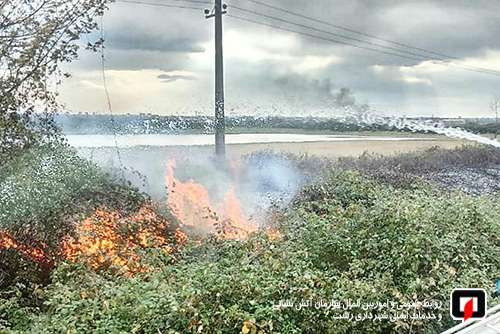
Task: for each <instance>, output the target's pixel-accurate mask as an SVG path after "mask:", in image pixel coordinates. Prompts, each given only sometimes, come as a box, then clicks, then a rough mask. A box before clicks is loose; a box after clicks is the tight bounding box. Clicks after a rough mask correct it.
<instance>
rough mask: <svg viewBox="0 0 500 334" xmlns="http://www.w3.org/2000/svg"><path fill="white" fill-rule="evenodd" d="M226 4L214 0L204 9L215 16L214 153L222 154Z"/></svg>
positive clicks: (224, 151) (223, 137)
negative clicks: (223, 41) (213, 4)
mask: <svg viewBox="0 0 500 334" xmlns="http://www.w3.org/2000/svg"><path fill="white" fill-rule="evenodd" d="M226 7H227V6H226V5H225V4H224V5H223V4H222V0H215V6H214V8H213V9H212V11H210V10H208V9H205V17H206V18H207V19H208V18H211V17H214V18H215V154H216V155H217V156H224V154H225V153H226V148H225V145H226V143H225V142H226V139H225V130H226V129H225V128H226V121H225V118H224V58H223V49H222V15H223V14H225V13H226V11H225V9H226Z"/></svg>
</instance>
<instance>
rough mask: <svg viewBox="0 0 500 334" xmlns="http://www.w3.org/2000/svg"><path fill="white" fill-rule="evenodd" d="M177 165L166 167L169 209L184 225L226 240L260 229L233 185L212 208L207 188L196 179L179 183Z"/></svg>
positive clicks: (169, 164) (241, 236)
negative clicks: (217, 234)
mask: <svg viewBox="0 0 500 334" xmlns="http://www.w3.org/2000/svg"><path fill="white" fill-rule="evenodd" d="M174 169H175V162H174V161H173V160H170V161H169V162H168V164H167V189H168V192H169V193H168V206H169V207H170V210H171V211H172V213H173V214H174V215H175V217H177V219H178V220H179V221H180V222H181V223H182V224H183V225H184V226H188V227H191V228H195V229H197V230H200V231H203V232H206V233H214V232H217V233H220V234H222V235H223V236H224V237H225V238H227V239H244V238H246V237H247V236H248V234H249V233H251V232H254V231H255V230H256V229H257V228H256V226H255V225H253V224H251V223H250V222H248V220H247V219H246V217H245V215H244V214H243V211H242V209H241V205H240V202H239V200H238V198H237V196H236V191H235V187H234V186H230V187H229V189H228V191H227V192H226V193H225V195H224V199H223V201H222V203H221V204H220V205H217V206H215V205H213V204H212V202H211V199H210V196H209V193H208V191H207V189H206V188H205V187H204V186H203V185H201V184H199V183H196V182H195V181H194V180H189V181H186V182H182V181H179V180H177V179H176V178H175V176H174Z"/></svg>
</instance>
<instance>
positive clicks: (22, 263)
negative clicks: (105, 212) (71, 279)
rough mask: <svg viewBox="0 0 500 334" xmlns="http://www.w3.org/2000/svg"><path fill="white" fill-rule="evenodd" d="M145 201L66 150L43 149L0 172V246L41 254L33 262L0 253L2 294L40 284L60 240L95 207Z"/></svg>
mask: <svg viewBox="0 0 500 334" xmlns="http://www.w3.org/2000/svg"><path fill="white" fill-rule="evenodd" d="M144 201H145V198H144V196H143V195H141V194H140V193H139V192H138V191H137V190H135V189H133V188H132V187H130V186H128V185H126V184H124V183H123V182H121V181H120V180H117V179H114V178H112V177H111V176H110V175H107V174H105V173H104V172H103V171H102V170H101V169H99V168H98V167H97V166H96V165H94V164H92V163H91V162H88V161H86V160H84V159H82V158H80V157H79V156H78V155H77V154H76V152H74V150H72V149H70V148H68V147H65V146H57V145H50V146H41V147H36V148H33V149H31V150H26V151H25V152H24V154H22V155H20V156H19V157H17V158H16V159H15V160H13V161H11V162H10V163H9V164H7V165H5V166H3V167H2V168H1V169H0V243H2V239H4V238H8V239H9V240H15V242H16V243H18V244H19V245H22V246H23V247H25V248H26V251H25V253H29V252H30V249H35V248H36V249H37V250H39V251H42V252H43V253H44V254H45V256H44V257H43V261H33V258H30V256H29V255H28V256H26V254H24V256H23V255H22V254H21V253H22V252H20V251H19V249H14V248H10V249H9V248H5V247H0V288H6V287H8V286H11V285H15V284H16V283H21V284H23V285H28V286H29V285H31V284H33V283H36V284H43V283H46V282H47V281H48V279H49V274H50V271H51V269H52V266H53V265H54V261H55V260H56V259H57V258H58V256H59V250H60V243H61V240H62V239H63V238H64V237H65V236H67V235H68V234H71V233H72V232H73V227H74V225H73V223H74V222H75V221H80V220H81V219H83V218H84V217H85V216H87V215H89V214H90V213H91V212H93V211H94V210H95V209H96V208H97V207H109V208H113V209H114V210H120V211H125V212H129V211H133V210H135V209H137V208H138V207H139V206H140V205H142V203H144Z"/></svg>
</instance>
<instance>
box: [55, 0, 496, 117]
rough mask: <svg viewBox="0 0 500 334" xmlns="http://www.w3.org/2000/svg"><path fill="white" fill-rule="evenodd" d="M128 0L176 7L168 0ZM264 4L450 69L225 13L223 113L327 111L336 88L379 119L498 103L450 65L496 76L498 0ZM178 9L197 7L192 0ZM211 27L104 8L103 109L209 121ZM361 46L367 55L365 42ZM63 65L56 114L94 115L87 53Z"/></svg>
mask: <svg viewBox="0 0 500 334" xmlns="http://www.w3.org/2000/svg"><path fill="white" fill-rule="evenodd" d="M118 1H119V0H118ZM138 1H144V2H156V3H162V4H174V5H183V3H182V2H181V1H179V0H175V1H174V0H138ZM262 1H266V0H262ZM226 3H227V5H228V9H227V10H228V12H229V14H234V15H238V16H243V17H246V18H250V19H253V20H258V21H260V22H266V23H271V24H274V25H277V26H280V27H284V28H287V29H294V30H298V31H302V32H306V33H308V34H313V35H320V36H323V37H324V38H326V39H331V38H336V37H333V36H332V35H327V34H325V33H320V32H318V31H311V30H306V29H305V28H304V27H293V26H289V25H287V24H285V23H283V22H272V21H271V20H270V19H269V18H264V17H259V16H254V15H252V14H249V13H246V12H241V11H240V10H237V9H235V8H231V6H232V5H234V6H237V7H242V8H247V9H250V10H253V11H258V12H261V13H265V14H266V15H272V16H276V17H279V18H282V19H286V20H291V21H293V22H296V23H299V24H302V25H308V26H312V27H315V28H316V29H321V30H327V31H331V32H332V33H336V34H342V35H347V36H351V37H354V38H357V39H366V40H368V41H369V42H370V43H376V44H384V42H382V41H380V40H374V39H371V40H370V39H369V38H367V37H364V36H360V35H354V34H352V33H349V32H346V31H342V30H338V29H335V28H332V27H331V26H326V25H322V24H320V23H315V22H311V21H307V20H304V19H300V18H298V17H294V16H289V15H287V14H285V13H282V12H279V11H274V10H272V9H270V8H266V7H263V6H259V5H256V4H252V3H251V2H249V1H248V0H227V1H226ZM267 3H268V4H272V5H274V6H278V7H283V8H287V9H289V10H291V11H294V12H300V13H302V14H304V15H307V16H311V17H314V18H318V19H321V20H324V21H328V22H331V23H332V24H336V25H340V26H344V27H348V28H351V29H354V30H357V31H362V32H366V33H368V34H370V35H374V36H378V37H380V38H383V39H387V40H392V41H397V42H400V43H404V44H410V45H412V46H416V47H419V48H423V49H427V50H432V51H435V52H439V53H441V54H445V55H448V56H453V57H456V59H454V60H453V61H454V65H452V66H446V65H442V64H439V63H437V62H436V61H435V58H434V59H433V57H431V56H430V55H427V57H426V59H422V60H412V59H404V58H399V57H395V56H393V55H388V54H380V53H375V52H371V51H368V50H364V49H359V48H355V47H351V46H346V45H340V44H336V43H333V42H331V41H326V40H320V39H314V38H310V37H309V36H303V35H298V34H294V33H290V32H285V31H280V30H277V29H273V28H270V27H265V26H259V25H255V24H252V23H248V22H242V21H239V20H236V19H235V18H232V17H228V16H225V17H224V57H225V59H224V61H225V83H226V85H225V88H226V113H227V114H228V115H236V114H246V115H268V114H280V115H306V116H308V115H312V116H315V115H335V114H337V113H338V111H337V110H336V105H337V102H338V92H339V90H340V89H341V88H343V87H346V88H349V89H350V90H351V91H352V92H353V95H354V97H355V99H356V103H360V104H361V103H366V104H369V105H370V106H371V107H372V108H374V109H376V110H378V111H379V112H381V113H385V114H397V115H411V116H414V115H423V116H431V115H435V116H463V117H481V116H490V117H491V116H493V115H494V114H493V113H492V112H491V111H490V110H489V105H490V103H491V101H492V100H493V98H494V97H495V96H496V97H498V98H500V76H494V75H487V74H482V73H476V72H472V71H466V70H463V69H461V68H462V67H470V66H474V67H482V68H489V69H493V70H497V71H500V1H496V0H469V1H466V0H434V1H431V0H427V1H426V0H418V1H404V0H377V1H371V0H365V1H360V0H310V1H305V0H301V1H299V0H269V1H267ZM184 5H185V6H195V7H198V6H200V7H203V5H199V4H193V3H184ZM207 7H210V5H207ZM213 24H214V22H213V19H210V20H206V19H205V18H204V14H203V11H202V10H199V11H198V10H190V9H176V8H167V7H153V6H147V5H138V4H131V3H121V2H117V3H114V4H112V5H111V6H110V10H109V12H108V13H107V14H106V16H105V17H104V30H105V38H106V79H107V83H108V89H109V92H110V96H111V102H112V105H113V110H114V112H115V113H141V112H150V113H156V114H174V115H194V114H205V115H211V114H212V113H213V90H214V88H213V80H214V78H213V63H214V51H213V44H214V40H213ZM96 36H97V35H95V36H88V37H87V38H88V39H95V38H96ZM337 39H339V38H337ZM85 40H86V38H84V40H83V41H84V42H85ZM353 43H355V44H360V43H359V42H353ZM362 45H363V46H367V47H373V48H378V47H377V46H374V45H373V44H372V45H371V46H370V45H367V44H362ZM385 45H386V46H389V47H392V48H401V47H400V46H398V45H394V44H385ZM386 51H389V52H392V51H391V50H390V49H386ZM406 51H409V52H414V53H420V54H421V53H422V52H421V51H418V50H409V49H406ZM410 57H411V56H410ZM67 69H68V70H69V71H70V72H71V73H72V74H73V76H72V78H70V79H68V80H66V81H65V83H64V84H63V86H62V87H61V88H60V94H61V100H62V101H63V102H65V103H66V104H67V106H68V110H70V111H72V112H97V113H102V112H106V110H107V109H106V103H105V99H104V92H103V81H102V72H101V63H100V58H99V55H98V54H93V53H90V52H87V51H82V52H81V54H80V59H79V60H78V61H76V62H74V63H72V64H71V65H69V66H68V67H67Z"/></svg>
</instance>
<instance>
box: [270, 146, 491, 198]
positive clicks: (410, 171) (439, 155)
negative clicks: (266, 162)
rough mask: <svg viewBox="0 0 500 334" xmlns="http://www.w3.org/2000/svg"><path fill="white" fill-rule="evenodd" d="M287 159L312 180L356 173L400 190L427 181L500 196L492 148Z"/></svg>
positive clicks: (468, 147) (477, 193)
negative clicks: (329, 173) (326, 174)
mask: <svg viewBox="0 0 500 334" xmlns="http://www.w3.org/2000/svg"><path fill="white" fill-rule="evenodd" d="M261 154H263V153H261ZM264 154H265V153H264ZM271 154H272V153H271ZM287 158H288V159H290V160H294V161H295V163H296V166H297V167H298V168H299V169H300V170H301V171H302V172H303V174H304V175H306V177H307V178H309V179H312V178H315V177H317V176H318V174H320V173H319V171H331V170H333V171H336V170H338V171H343V170H356V171H359V172H360V173H362V174H365V175H367V176H369V177H371V178H373V179H375V180H378V181H381V182H384V183H388V184H391V185H393V186H396V187H403V188H410V187H412V186H413V185H414V184H415V183H417V182H421V181H425V182H431V183H434V184H437V185H439V186H441V187H443V188H445V189H449V190H456V189H458V190H462V191H464V192H466V193H468V194H471V195H481V194H492V193H497V192H500V149H498V148H494V147H488V146H481V145H464V146H461V147H458V148H455V149H443V148H439V147H432V148H430V149H427V150H425V151H420V152H411V153H403V154H399V155H395V156H389V157H388V156H383V155H375V154H368V153H365V154H363V155H361V156H360V157H358V158H351V157H348V158H339V159H328V158H311V157H307V156H302V157H297V156H288V157H287Z"/></svg>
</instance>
